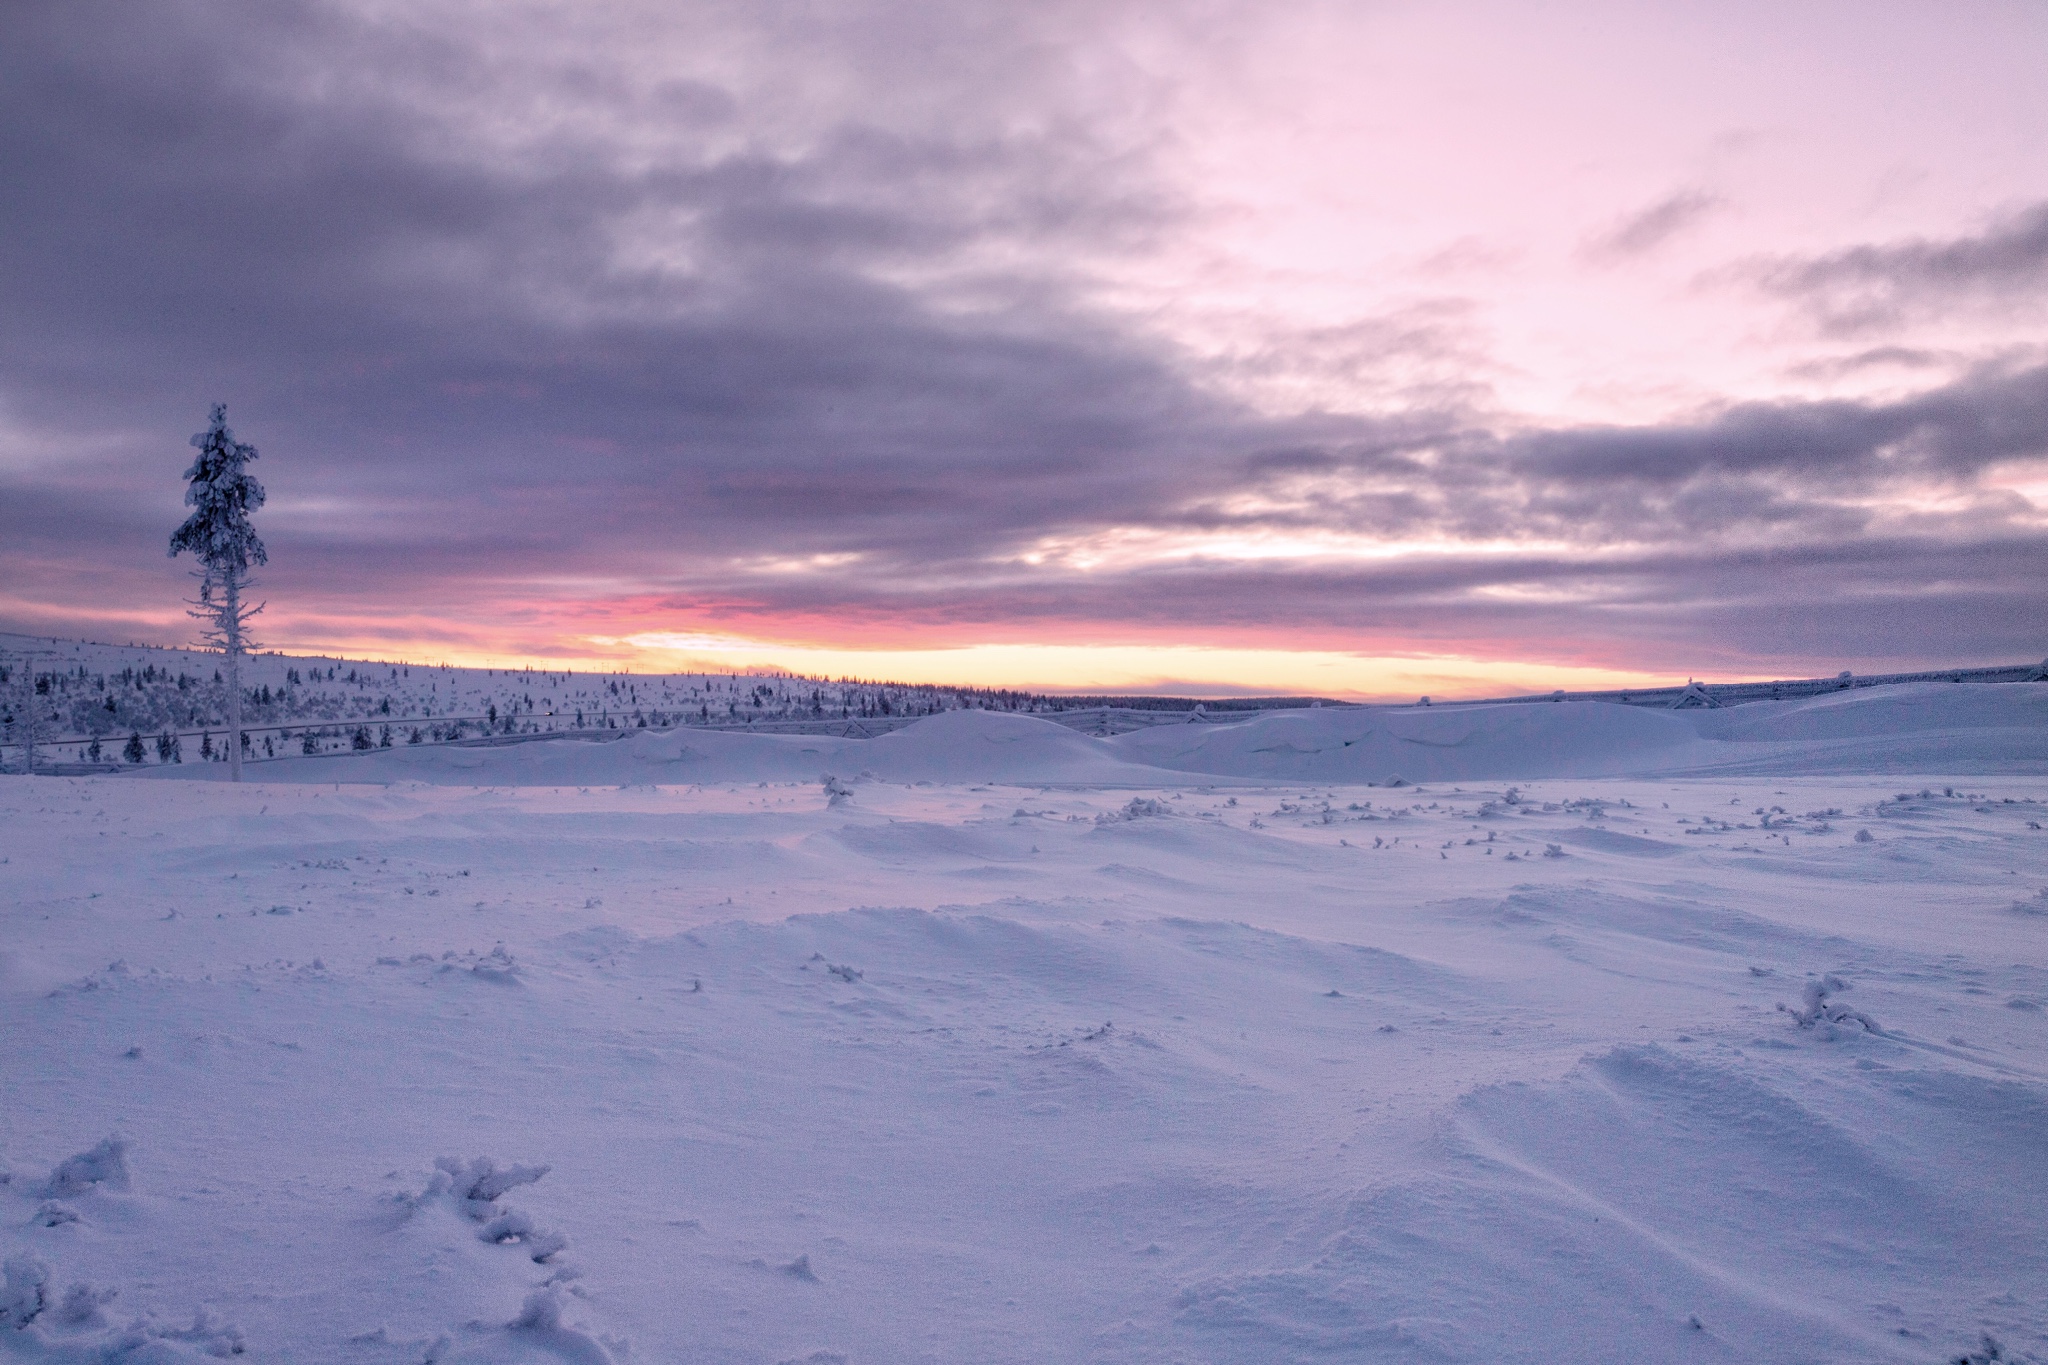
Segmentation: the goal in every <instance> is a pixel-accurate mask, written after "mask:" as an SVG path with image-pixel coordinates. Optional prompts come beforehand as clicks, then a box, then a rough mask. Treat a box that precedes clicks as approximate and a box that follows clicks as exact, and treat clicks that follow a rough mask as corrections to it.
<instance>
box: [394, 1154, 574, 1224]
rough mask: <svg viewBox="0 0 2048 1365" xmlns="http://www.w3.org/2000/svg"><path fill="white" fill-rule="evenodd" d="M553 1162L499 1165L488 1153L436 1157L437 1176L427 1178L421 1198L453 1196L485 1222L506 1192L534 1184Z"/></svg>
mask: <svg viewBox="0 0 2048 1365" xmlns="http://www.w3.org/2000/svg"><path fill="white" fill-rule="evenodd" d="M552 1169H553V1167H550V1166H507V1167H505V1168H503V1169H502V1170H501V1169H499V1167H498V1163H497V1162H495V1161H493V1160H491V1159H490V1158H489V1157H487V1156H480V1157H476V1158H474V1159H472V1160H470V1161H461V1160H458V1159H457V1158H455V1157H452V1156H444V1157H440V1158H438V1159H436V1160H435V1162H434V1170H435V1175H434V1178H433V1179H432V1180H431V1181H430V1182H428V1185H427V1189H426V1194H425V1195H423V1196H422V1202H424V1201H425V1200H426V1199H429V1198H432V1197H433V1196H434V1195H437V1194H447V1195H451V1196H453V1197H454V1199H455V1201H456V1204H457V1206H458V1207H459V1208H461V1210H462V1211H463V1212H464V1213H466V1214H468V1215H469V1216H470V1217H471V1218H474V1219H475V1220H476V1221H477V1222H479V1223H483V1222H487V1221H489V1220H490V1219H492V1218H494V1217H496V1216H497V1214H498V1208H497V1203H498V1201H499V1200H500V1199H502V1198H504V1197H505V1195H506V1194H507V1193H509V1192H510V1191H512V1190H516V1189H518V1188H519V1187H520V1186H521V1185H531V1184H534V1183H535V1182H537V1181H538V1180H539V1179H540V1178H541V1177H542V1176H544V1175H546V1174H547V1173H548V1172H549V1171H550V1170H552Z"/></svg>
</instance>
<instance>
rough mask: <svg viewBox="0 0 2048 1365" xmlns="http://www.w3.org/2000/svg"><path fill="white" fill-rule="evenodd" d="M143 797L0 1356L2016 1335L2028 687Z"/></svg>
mask: <svg viewBox="0 0 2048 1365" xmlns="http://www.w3.org/2000/svg"><path fill="white" fill-rule="evenodd" d="M147 771H148V773H149V774H150V775H149V776H143V775H139V774H138V775H133V776H126V777H96V778H48V777H45V778H36V779H30V778H24V777H8V778H0V859H4V861H0V1170H4V1171H5V1172H7V1176H6V1177H5V1178H4V1183H0V1260H4V1262H5V1276H6V1278H5V1282H4V1287H0V1360H5V1359H19V1360H28V1361H46V1360H80V1361H98V1360H134V1361H149V1360H182V1359H186V1358H188V1357H191V1358H204V1357H205V1356H206V1355H207V1354H208V1353H209V1352H211V1353H213V1354H215V1355H218V1354H223V1353H230V1352H233V1351H237V1350H242V1351H245V1352H246V1354H247V1355H248V1356H249V1357H252V1358H256V1359H263V1360H277V1361H294V1362H299V1361H308V1362H310V1361H338V1362H364V1365H375V1363H378V1362H401V1361H403V1362H421V1361H427V1360H434V1361H449V1362H452V1361H493V1362H499V1361H553V1360H564V1361H585V1362H588V1361H602V1360H612V1361H659V1362H668V1361H711V1362H728V1361H730V1362H761V1363H762V1365H773V1363H775V1362H783V1361H803V1362H811V1363H812V1365H823V1363H824V1362H831V1361H842V1360H843V1361H850V1362H862V1363H867V1362H907V1361H927V1360H929V1361H945V1362H952V1361H963V1362H965V1361H974V1362H982V1361H1020V1362H1021V1361H1134V1362H1135V1361H1143V1362H1154V1361H1156V1362H1168V1361H1187V1362H1196V1361H1218V1362H1226V1361H1227V1362H1236V1361H1245V1362H1254V1361H1256V1362H1271V1361H1324V1360H1333V1361H1334V1360H1344V1361H1368V1360H1388V1361H1404V1362H1411V1361H1414V1362H1419V1361H1433V1360H1450V1361H1474V1362H1480V1361H1485V1362H1495V1361H1529V1362H1561V1361H1573V1362H1582V1361H1584V1362H1596V1361H1615V1362H1622V1361H1627V1362H1641V1361H1692V1360H1699V1361H1760V1360H1769V1361H1772V1362H1799V1361H1827V1362H1834V1361H1841V1362H1850V1361H1858V1362H1860V1361H1883V1362H1889V1361H1899V1362H1926V1363H1928V1365H1932V1363H1933V1362H1946V1361H1954V1360H1956V1359H1958V1358H1959V1357H1964V1356H1968V1355H1971V1353H1975V1355H1976V1356H1981V1357H1983V1358H1987V1359H1988V1358H1990V1352H1991V1350H1992V1347H1991V1346H1990V1345H1988V1344H1987V1342H1986V1339H1985V1334H1986V1333H1988V1334H1989V1336H1990V1337H1991V1338H1993V1339H1995V1340H1996V1342H1997V1343H1999V1345H1998V1348H1997V1349H1998V1352H1999V1354H1998V1358H2000V1359H2008V1360H2028V1359H2032V1360H2048V1236H2044V1234H2048V951H2044V946H2048V832H2044V831H2043V830H2042V828H2041V826H2042V825H2044V824H2048V686H2042V685H2025V684H2013V685H2008V686H2001V687H1990V686H1984V687H1954V688H1946V687H1929V688H1920V689H1872V690H1870V691H1868V692H1862V693H1854V694H1844V695H1843V696H1842V697H1840V698H1825V699H1821V700H1820V701H1816V702H1803V703H1785V704H1775V705H1774V704H1760V705H1757V706H1750V707H1742V708H1737V709H1735V710H1731V711H1726V712H1714V713H1706V714H1704V715H1685V714H1678V713H1654V712H1646V711H1640V710H1629V709H1627V708H1621V707H1604V706H1572V705H1565V706H1555V707H1552V706H1525V707H1494V708H1470V709H1460V708H1450V707H1439V708H1434V709H1433V710H1431V711H1421V710H1417V711H1404V712H1358V711H1323V712H1292V713H1286V714H1277V715H1268V716H1263V717H1260V718H1258V719H1256V720H1253V721H1249V722H1247V723H1245V724H1242V725H1232V726H1195V725H1190V726H1185V727H1166V728H1162V729H1158V730H1151V731H1141V732H1138V733H1135V734H1131V735H1125V736H1119V737H1117V738H1116V739H1112V740H1093V739H1088V738H1086V737H1083V736H1080V735H1076V734H1074V733H1073V732H1072V731H1069V730H1065V729H1062V728H1060V727H1057V726H1053V725H1051V724H1049V723H1047V722H1044V721H1040V720H1035V719H1031V718H1027V717H1018V716H1003V715H993V714H987V713H975V712H955V713H950V714H947V715H943V716H939V717H935V718H933V719H931V720H929V721H924V722H920V723H919V724H918V725H916V726H913V727H911V728H909V729H907V730H904V731H901V732H898V733H897V734H894V735H890V736H886V737H883V738H880V739H875V740H871V741H838V740H825V739H819V738H815V737H801V738H799V737H777V736H754V735H732V734H707V733H704V732H702V731H698V732H686V731H677V732H672V733H666V734H655V733H644V732H643V733H635V734H633V735H631V736H629V737H627V738H623V739H620V740H618V741H616V742H613V743H593V742H577V741H557V742H547V743H534V744H526V745H520V746H516V747H511V748H504V749H454V748H439V749H433V748H425V749H420V750H413V751H410V752H408V751H407V750H405V749H394V750H390V751H381V752H375V753H371V754H369V755H363V756H353V757H333V758H306V759H292V760H287V761H279V762H277V763H271V764H263V765H260V766H258V767H255V768H252V770H251V774H252V776H254V777H256V778H259V779H261V780H260V781H255V782H251V783H248V784H245V785H243V786H241V787H239V788H237V787H233V786H230V785H227V784H225V783H222V782H218V781H169V780H153V779H156V778H173V777H179V776H183V777H193V778H218V777H219V776H221V773H220V771H219V766H218V765H197V764H193V765H187V766H185V767H182V768H178V767H171V768H162V769H159V768H155V767H152V768H150V769H148V770H147ZM828 773H829V774H830V775H831V777H832V779H833V780H832V781H831V782H830V783H829V784H827V783H825V782H824V781H822V779H823V777H824V776H825V775H826V774H828ZM1396 773H1398V774H1400V775H1401V776H1402V777H1403V778H1404V779H1405V781H1404V784H1403V785H1401V786H1390V785H1388V779H1389V778H1390V777H1392V776H1393V775H1394V774H1396ZM1878 774H1883V775H1878ZM1418 782H1419V783H1420V784H1421V785H1420V786H1415V785H1412V784H1414V783H1418ZM1368 783H1371V784H1374V785H1366V784H1368ZM543 1170H544V1174H543V1173H542V1172H543ZM25 1320H26V1325H23V1323H24V1321H25ZM1973 1358H1974V1357H1973Z"/></svg>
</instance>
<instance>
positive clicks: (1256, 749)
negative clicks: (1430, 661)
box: [1109, 702, 1705, 785]
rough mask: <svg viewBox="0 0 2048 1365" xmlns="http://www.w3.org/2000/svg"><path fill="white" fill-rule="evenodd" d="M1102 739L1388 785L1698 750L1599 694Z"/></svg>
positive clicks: (1670, 760) (1203, 762) (1595, 765)
mask: <svg viewBox="0 0 2048 1365" xmlns="http://www.w3.org/2000/svg"><path fill="white" fill-rule="evenodd" d="M1109 745H1110V746H1111V747H1112V748H1113V749H1114V750H1115V751H1116V752H1118V753H1119V754H1121V755H1124V756H1126V757H1127V758H1128V759H1129V761H1131V762H1133V763H1142V764H1146V765H1149V766H1152V767H1158V768H1171V769H1174V770H1176V771H1179V772H1185V773H1204V774H1213V775H1217V776H1226V775H1227V776H1232V777H1262V778H1271V779H1277V780H1284V781H1292V782H1303V781H1306V782H1343V783H1352V784H1358V783H1373V784H1386V785H1396V784H1402V783H1403V779H1405V782H1445V781H1464V780H1471V779H1478V778H1492V779H1512V778H1524V779H1533V778H1541V777H1606V776H1615V775H1620V774H1624V773H1635V772H1644V771H1649V770H1654V769H1659V768H1664V767H1668V766H1672V765H1674V764H1678V763H1683V762H1686V761H1688V759H1689V758H1690V759H1693V761H1698V760H1699V759H1703V758H1704V757H1705V754H1704V753H1703V752H1701V751H1702V749H1703V746H1702V744H1701V741H1700V736H1699V733H1698V731H1697V730H1695V729H1694V727H1693V725H1692V724H1691V723H1690V721H1688V720H1687V718H1686V716H1685V715H1684V714H1683V713H1679V712H1669V711H1651V710H1646V709H1644V708H1642V707H1635V706H1616V705H1612V704H1609V703H1606V702H1559V703H1555V704H1551V705H1527V706H1522V705H1516V706H1434V707H1428V708H1416V709H1412V710H1408V709H1403V710H1393V709H1388V710H1379V709H1367V708H1350V707H1342V708H1339V707H1320V708H1317V709H1314V710H1307V711H1269V712H1266V713H1264V714H1262V715H1260V716H1258V717H1257V718H1255V719H1253V720H1249V721H1245V722H1243V723H1241V724H1236V725H1175V726H1165V725H1162V726H1157V727H1155V728H1153V729H1149V730H1139V731H1135V732H1133V733H1131V734H1127V735H1118V736H1117V737H1116V738H1115V739H1112V740H1110V741H1109ZM1397 775H1398V776H1397Z"/></svg>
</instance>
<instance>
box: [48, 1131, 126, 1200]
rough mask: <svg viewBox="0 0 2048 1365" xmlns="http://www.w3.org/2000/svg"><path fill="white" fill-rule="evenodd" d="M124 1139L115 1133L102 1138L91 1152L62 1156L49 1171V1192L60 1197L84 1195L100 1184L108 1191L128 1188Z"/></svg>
mask: <svg viewBox="0 0 2048 1365" xmlns="http://www.w3.org/2000/svg"><path fill="white" fill-rule="evenodd" d="M127 1158H128V1139H126V1138H124V1137H122V1136H121V1135H120V1134H119V1133H115V1134H112V1135H111V1136H108V1137H105V1138H102V1139H101V1140H100V1143H99V1145H98V1146H97V1147H94V1148H93V1149H92V1150H91V1151H88V1152H80V1153H79V1154H78V1155H77V1156H71V1157H66V1158H64V1160H62V1161H60V1162H58V1163H57V1167H56V1169H55V1170H53V1171H51V1172H50V1184H49V1192H50V1193H51V1194H52V1195H54V1196H56V1197H58V1198H60V1199H61V1198H63V1197H65V1196H67V1195H74V1194H84V1193H85V1192H86V1191H88V1190H91V1189H93V1188H95V1187H97V1186H100V1185H104V1186H106V1187H107V1188H108V1189H112V1190H125V1189H127V1188H128V1160H127Z"/></svg>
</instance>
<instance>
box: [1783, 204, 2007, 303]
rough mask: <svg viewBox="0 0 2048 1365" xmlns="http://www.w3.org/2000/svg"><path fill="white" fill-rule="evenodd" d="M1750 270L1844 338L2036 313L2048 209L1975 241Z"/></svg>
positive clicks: (1869, 248) (1878, 248) (1887, 248)
mask: <svg viewBox="0 0 2048 1365" xmlns="http://www.w3.org/2000/svg"><path fill="white" fill-rule="evenodd" d="M1752 268H1753V271H1754V274H1755V278H1756V279H1757V280H1758V281H1759V282H1760V283H1761V284H1762V285H1763V287H1764V288H1765V289H1766V290H1768V291H1770V292H1771V293H1774V294H1777V295H1779V296H1780V297H1783V298H1788V299H1791V300H1794V301H1796V302H1798V303H1800V304H1801V305H1802V306H1804V307H1806V308H1808V309H1810V310H1811V311H1812V312H1813V314H1814V315H1815V317H1816V318H1817V319H1818V320H1819V321H1820V322H1821V324H1822V326H1823V327H1824V328H1825V329H1826V330H1827V331H1829V332H1832V333H1837V334H1842V335H1853V334H1859V333H1864V332H1868V331H1870V330H1872V329H1875V328H1881V327H1888V326H1893V325H1896V324H1897V323H1898V322H1899V321H1901V320H1902V319H1904V318H1906V317H1909V316H1912V315H1915V314H1919V313H1924V312H1926V311H1928V310H1937V309H1954V308H1957V307H1962V306H1974V307H1988V308H1992V309H1998V310H2002V311H2010V310H2013V309H2037V308H2039V307H2040V306H2041V305H2042V303H2043V302H2044V301H2048V203H2042V204H2034V205H2032V206H2030V207H2028V208H2025V209H2022V210H2020V211H2018V212H2015V213H2012V214H2009V215H2007V216H2006V217H2004V218H2001V219H2000V220H1998V221H1997V222H1995V223H1992V224H1991V225H1990V226H1989V227H1987V228H1986V229H1985V230H1984V231H1983V232H1981V233H1978V234H1976V235H1975V236H1968V237H1957V238H1952V239H1949V240H1945V241H1944V240H1932V239H1928V238H1913V239H1910V240H1906V241H1900V242H1888V243H1873V244H1865V245H1860V246H1854V247H1849V248H1847V249H1845V250H1842V251H1836V252H1830V253H1828V254H1826V255H1821V256H1813V257H1799V258H1779V259H1775V260H1769V261H1763V262H1758V263H1756V264H1755V265H1754V266H1753V267H1752Z"/></svg>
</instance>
